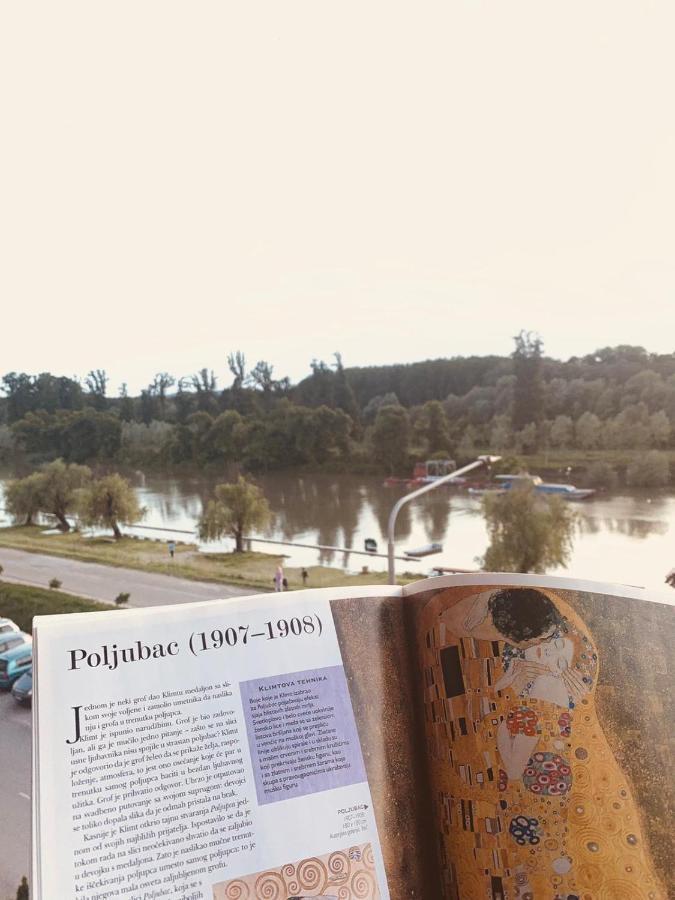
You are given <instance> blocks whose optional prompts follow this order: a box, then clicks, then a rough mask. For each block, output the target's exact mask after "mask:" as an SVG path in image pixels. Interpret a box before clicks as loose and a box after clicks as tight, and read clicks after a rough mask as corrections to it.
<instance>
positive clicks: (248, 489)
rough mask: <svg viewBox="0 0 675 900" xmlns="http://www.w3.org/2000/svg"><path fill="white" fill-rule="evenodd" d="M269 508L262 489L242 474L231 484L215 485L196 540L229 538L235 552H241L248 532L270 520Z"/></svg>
mask: <svg viewBox="0 0 675 900" xmlns="http://www.w3.org/2000/svg"><path fill="white" fill-rule="evenodd" d="M270 515H271V513H270V507H269V504H268V502H267V500H266V499H265V496H264V494H263V492H262V490H261V489H260V488H259V487H258V486H257V485H256V484H253V482H251V481H249V480H247V479H246V478H243V477H242V476H241V475H240V476H239V478H238V479H237V481H236V482H235V483H234V484H218V485H216V488H215V491H214V499H213V500H209V502H208V503H207V505H206V509H205V510H204V513H203V514H202V517H201V518H200V520H199V524H198V530H199V537H200V539H201V540H203V541H215V540H219V539H220V538H222V537H224V536H226V535H230V536H232V537H233V538H234V539H235V544H236V550H237V551H238V552H242V551H243V549H244V544H243V538H244V535H245V533H246V532H247V531H250V530H252V529H260V528H263V527H264V526H265V525H266V524H267V523H268V521H269V519H270Z"/></svg>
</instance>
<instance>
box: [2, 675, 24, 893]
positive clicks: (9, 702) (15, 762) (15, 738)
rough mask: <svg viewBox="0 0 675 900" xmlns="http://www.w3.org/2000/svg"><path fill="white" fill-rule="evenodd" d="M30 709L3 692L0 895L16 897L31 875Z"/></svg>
mask: <svg viewBox="0 0 675 900" xmlns="http://www.w3.org/2000/svg"><path fill="white" fill-rule="evenodd" d="M30 758H31V714H30V709H29V708H25V707H23V706H19V704H18V703H17V702H16V701H15V700H14V698H13V697H12V695H11V694H10V693H5V692H4V691H2V692H0V772H2V782H1V788H0V790H1V792H2V793H1V795H2V810H3V819H4V826H3V829H2V840H1V842H0V846H1V847H2V851H1V852H0V898H1V900H5V898H8V900H9V898H10V897H16V889H17V887H18V885H19V882H20V881H21V877H22V876H23V875H26V876H28V878H30V792H31V788H30Z"/></svg>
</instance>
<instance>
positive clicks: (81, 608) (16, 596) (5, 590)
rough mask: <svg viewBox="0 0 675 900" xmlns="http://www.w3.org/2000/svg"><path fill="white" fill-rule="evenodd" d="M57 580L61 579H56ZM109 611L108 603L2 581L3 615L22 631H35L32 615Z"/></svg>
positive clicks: (1, 610)
mask: <svg viewBox="0 0 675 900" xmlns="http://www.w3.org/2000/svg"><path fill="white" fill-rule="evenodd" d="M57 580H58V579H57ZM106 609H107V610H109V609H110V607H109V606H108V605H107V604H105V603H96V602H95V601H93V600H85V599H84V597H74V596H73V595H72V594H66V593H64V592H63V591H58V590H56V589H54V588H50V589H49V590H47V588H38V587H33V586H32V585H26V584H10V583H9V582H6V581H5V582H0V615H2V616H7V617H8V618H10V619H13V620H14V621H15V622H16V624H17V625H18V626H19V628H20V629H21V630H22V631H25V632H27V633H28V634H30V633H31V632H32V630H33V616H47V615H57V614H60V613H71V612H100V611H102V610H106Z"/></svg>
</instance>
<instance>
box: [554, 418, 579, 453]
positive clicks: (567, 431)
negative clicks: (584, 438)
mask: <svg viewBox="0 0 675 900" xmlns="http://www.w3.org/2000/svg"><path fill="white" fill-rule="evenodd" d="M573 437H574V423H573V422H572V420H571V419H570V417H569V416H556V417H555V419H554V420H553V424H552V425H551V432H550V438H551V444H552V445H553V446H554V447H563V448H564V447H570V446H571V444H572V439H573Z"/></svg>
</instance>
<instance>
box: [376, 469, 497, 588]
mask: <svg viewBox="0 0 675 900" xmlns="http://www.w3.org/2000/svg"><path fill="white" fill-rule="evenodd" d="M500 459H501V456H479V457H478V459H476V460H474V462H472V463H469V465H468V466H463V467H462V468H461V469H457V470H456V471H455V472H450V474H449V475H444V476H443V477H442V478H439V479H438V480H437V481H432V482H431V483H430V484H425V485H424V486H423V487H421V488H418V489H417V490H416V491H411V492H410V493H409V494H405V495H404V496H403V497H401V498H400V500H397V501H396V503H395V504H394V507H393V509H392V511H391V512H390V513H389V524H388V526H387V557H388V571H389V579H388V581H389V584H396V565H395V562H394V532H395V530H396V519H397V517H398V514H399V512H400V511H401V509H402V508H403V507H404V506H405V505H406V503H410V501H411V500H415V499H417V497H421V496H422V494H426V493H428V492H429V491H433V490H434V489H435V488H437V487H440V486H441V485H442V484H447V483H448V482H449V481H453V480H454V479H455V478H459V477H460V475H464V474H465V472H471V470H472V469H477V468H478V467H479V466H487V467H488V468H489V467H490V466H491V465H492V463H495V462H497V461H498V460H500Z"/></svg>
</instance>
